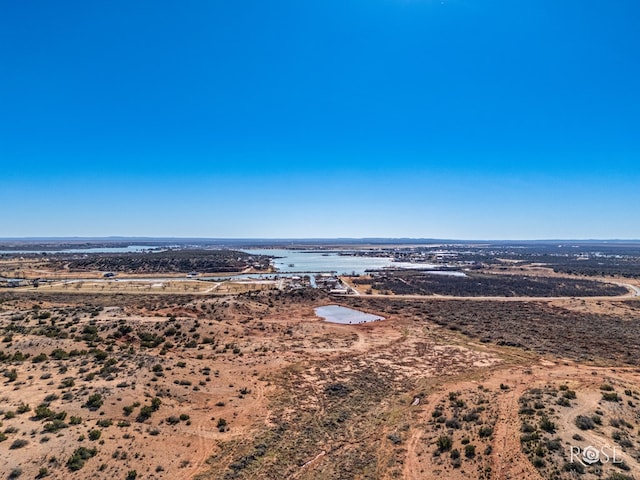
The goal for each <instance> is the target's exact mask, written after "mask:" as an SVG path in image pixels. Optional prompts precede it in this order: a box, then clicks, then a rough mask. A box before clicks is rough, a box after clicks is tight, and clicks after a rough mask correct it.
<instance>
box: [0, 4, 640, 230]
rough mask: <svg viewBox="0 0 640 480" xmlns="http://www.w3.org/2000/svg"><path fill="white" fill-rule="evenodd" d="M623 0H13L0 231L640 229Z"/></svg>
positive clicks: (637, 106) (6, 11)
mask: <svg viewBox="0 0 640 480" xmlns="http://www.w3.org/2000/svg"><path fill="white" fill-rule="evenodd" d="M639 24H640V3H639V2H637V1H634V0H629V1H616V0H601V1H594V0H560V1H559V0H518V1H514V0H503V1H491V0H482V1H481V0H445V1H432V0H322V1H300V0H290V1H283V0H270V1H264V0H255V1H241V0H237V1H209V0H207V1H204V0H203V1H184V2H173V1H171V2H169V1H163V0H153V1H132V0H127V1H117V0H116V1H109V2H91V1H64V0H63V1H60V2H52V1H29V0H24V1H17V2H10V1H5V2H2V3H1V4H0V166H1V170H0V237H7V236H72V235H79V236H102V235H149V236H203V237H337V236H340V237H346V236H350V237H363V236H383V237H400V236H406V237H440V238H443V237H444V238H463V239H469V238H493V239H497V238H504V239H513V238H531V239H534V238H640V213H639V212H640V168H638V160H639V158H640V156H639V154H640V78H639V77H640V28H638V25H639Z"/></svg>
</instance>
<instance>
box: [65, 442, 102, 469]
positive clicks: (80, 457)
mask: <svg viewBox="0 0 640 480" xmlns="http://www.w3.org/2000/svg"><path fill="white" fill-rule="evenodd" d="M97 453H98V450H97V449H96V448H91V449H89V448H85V447H80V448H77V449H76V450H75V451H74V452H73V455H71V457H69V460H67V467H69V470H71V471H76V470H80V469H81V468H82V467H84V464H85V462H86V461H87V460H89V459H90V458H92V457H95V456H96V455H97Z"/></svg>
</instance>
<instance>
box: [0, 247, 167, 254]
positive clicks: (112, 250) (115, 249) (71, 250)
mask: <svg viewBox="0 0 640 480" xmlns="http://www.w3.org/2000/svg"><path fill="white" fill-rule="evenodd" d="M157 249H158V247H151V246H148V245H129V246H126V247H92V248H68V249H64V250H0V255H1V254H24V253H47V254H49V253H137V252H143V251H146V250H157Z"/></svg>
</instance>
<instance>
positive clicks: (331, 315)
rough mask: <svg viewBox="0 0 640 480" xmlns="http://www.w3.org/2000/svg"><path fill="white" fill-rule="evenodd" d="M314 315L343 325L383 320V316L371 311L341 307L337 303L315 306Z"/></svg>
mask: <svg viewBox="0 0 640 480" xmlns="http://www.w3.org/2000/svg"><path fill="white" fill-rule="evenodd" d="M314 311H315V312H316V315H317V316H319V317H322V318H324V320H325V322H331V323H342V324H345V325H349V324H351V325H356V324H358V323H368V322H377V321H378V320H384V317H380V316H378V315H373V314H371V313H365V312H361V311H360V310H354V309H352V308H347V307H341V306H339V305H327V306H326V307H317V308H316V309H315V310H314Z"/></svg>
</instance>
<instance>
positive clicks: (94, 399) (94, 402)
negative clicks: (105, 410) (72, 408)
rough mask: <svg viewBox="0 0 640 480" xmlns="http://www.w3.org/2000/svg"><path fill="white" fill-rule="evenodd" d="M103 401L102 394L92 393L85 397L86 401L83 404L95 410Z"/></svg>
mask: <svg viewBox="0 0 640 480" xmlns="http://www.w3.org/2000/svg"><path fill="white" fill-rule="evenodd" d="M103 403H104V400H103V399H102V395H100V394H99V393H94V394H93V395H90V396H89V398H88V399H87V403H85V404H84V406H85V407H86V408H88V409H89V410H92V411H95V410H97V409H99V408H100V407H101V406H102V404H103Z"/></svg>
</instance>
